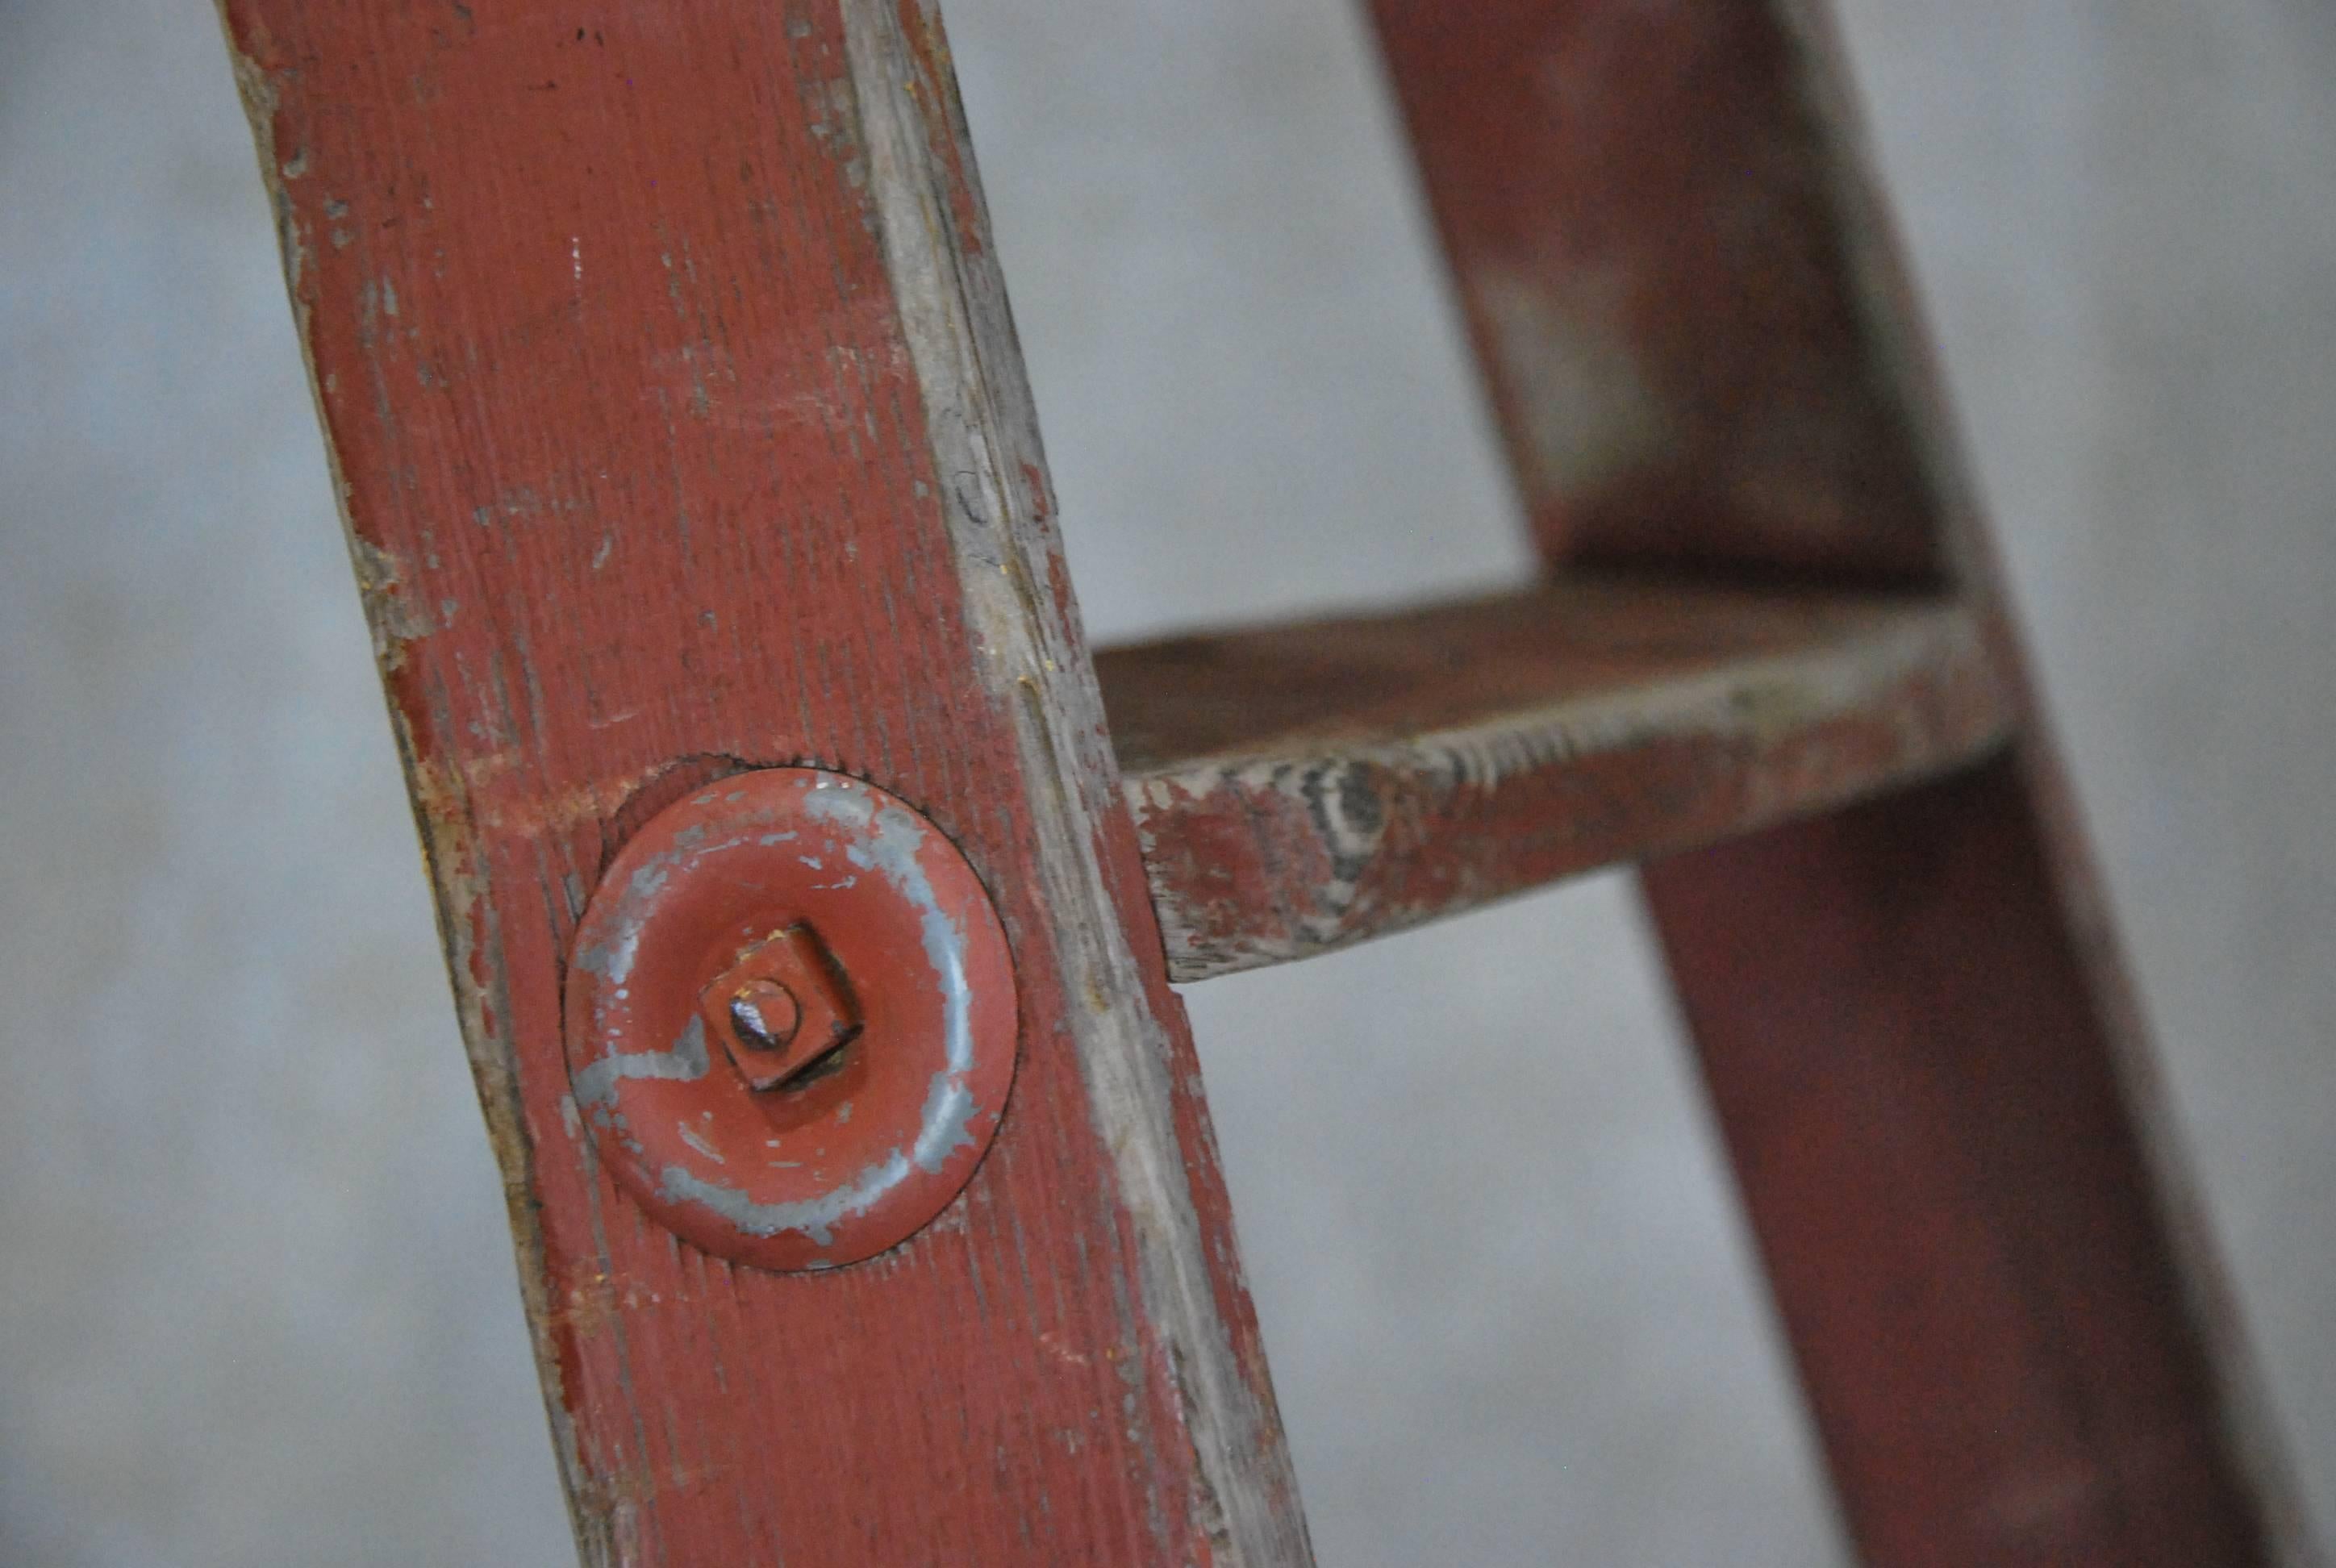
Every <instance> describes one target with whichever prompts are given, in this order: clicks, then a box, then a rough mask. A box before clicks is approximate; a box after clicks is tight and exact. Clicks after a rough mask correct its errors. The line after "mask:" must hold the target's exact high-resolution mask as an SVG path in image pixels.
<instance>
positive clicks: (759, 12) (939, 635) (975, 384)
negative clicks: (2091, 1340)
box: [225, 0, 1307, 1568]
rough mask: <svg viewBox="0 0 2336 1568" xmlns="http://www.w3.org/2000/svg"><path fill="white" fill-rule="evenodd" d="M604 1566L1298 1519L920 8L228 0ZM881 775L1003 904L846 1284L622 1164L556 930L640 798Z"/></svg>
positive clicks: (1276, 1528)
mask: <svg viewBox="0 0 2336 1568" xmlns="http://www.w3.org/2000/svg"><path fill="white" fill-rule="evenodd" d="M225 12H226V16H227V21H228V25H229V34H230V36H231V39H232V43H233V45H234V49H235V52H236V60H237V63H238V71H239V73H240V77H241V81H242V84H243V88H244V93H245V96H246V98H247V101H248V104H249V107H250V110H251V112H252V117H253V122H254V123H255V125H256V126H257V128H258V136H259V143H260V150H261V158H262V161H263V164H264V168H265V173H266V175H267V178H268V184H269V186H270V189H271V190H272V191H273V193H274V196H275V200H276V207H277V219H278V222H279V224H280V227H281V233H282V240H283V251H284V265H285V269H286V272H287V276H288V278H289V279H290V282H291V287H292V294H293V299H294V302H295V307H296V309H297V314H298V316H299V319H300V325H301V329H302V335H303V336H304V338H305V339H306V342H307V349H308V354H309V358H310V364H311V366H312V369H313V372H314V375H315V378H316V394H317V400H318V404H319V407H320V409H321V411H322V414H323V419H324V423H325V427H326V433H327V437H328V440H329V443H330V445H331V449H332V454H333V462H334V470H335V472H336V476H337V480H338V483H339V486H340V492H341V495H342V498H343V502H344V505H345V509H346V518H347V522H348V525H349V531H350V538H351V543H352V548H353V549H354V550H355V556H356V561H357V568H358V572H359V576H360V578H361V579H362V585H363V588H364V590H365V603H366V608H367V611H368V613H369V615H370V617H371V619H372V623H373V626H374V630H375V640H376V645H377V650H378V652H379V655H380V660H381V665H382V669H383V674H384V680H385V681H386V683H387V685H388V688H389V693H390V698H391V708H392V716H393V718H394V722H395V725H396V728H397V733H398V736H399V740H400V744H401V745H402V747H403V749H404V756H405V760H406V765H407V768H408V771H409V774H410V778H411V783H412V785H413V792H414V801H415V804H416V810H417V813H418V815H419V818H420V822H421V827H422V832H423V842H424V844H425V846H426V849H427V852H428V856H429V861H430V870H431V874H432V877H433V881H434V882H435V884H436V888H437V894H438V908H439V916H440V920H441V925H442V929H443V933H444V936H445V940H446V947H447V955H448V959H449V963H450V965H451V967H452V969H453V977H454V984H455V991H456V995H457V998H458V1000H459V1002H460V1010H461V1015H462V1025H463V1030H464V1033H465V1036H466V1037H467V1039H468V1042H469V1046H470V1049H471V1055H472V1062H473V1065H474V1066H475V1068H476V1071H477V1075H478V1081H479V1087H480V1092H481V1098H482V1103H483V1105H484V1106H485V1109H486V1113H487V1120H488V1125H489V1127H490V1130H491V1132H492V1136H493V1139H494V1143H495V1147H496V1152H497V1154H498V1155H499V1157H500V1158H501V1162H502V1167H503V1171H504V1174H505V1178H506V1181H507V1183H508V1188H509V1195H510V1200H511V1222H512V1227H513V1230H514V1232H515V1234H516V1236H517V1238H518V1242H519V1248H520V1271H521V1283H522V1287H523V1289H524V1291H525V1294H526V1299H527V1310H528V1318H529V1320H530V1324H531V1325H532V1327H533V1329H534V1333H535V1342H536V1349H537V1354H538V1358H539V1361H540V1367H541V1371H542V1375H543V1385H544V1390H545V1397H546V1401H547V1404H548V1406H549V1407H550V1417H551V1425H552V1430H553V1433H554V1436H555V1437H556V1439H557V1443H558V1447H559V1452H560V1466H561V1470H562V1473H563V1475H564V1476H565V1479H566V1482H567V1486H568V1492H569V1500H570V1502H571V1505H572V1507H573V1513H574V1517H575V1522H576V1527H577V1532H578V1536H579V1542H580V1544H581V1546H582V1550H583V1553H584V1556H585V1558H586V1559H587V1560H588V1561H590V1562H594V1563H670V1564H698V1563H704V1564H713V1563H721V1564H725V1565H734V1564H735V1565H740V1568H743V1565H745V1564H750V1563H781V1562H784V1563H791V1564H802V1563H924V1562H943V1561H947V1562H968V1563H1014V1562H1030V1563H1037V1562H1051V1563H1139V1562H1153V1563H1199V1562H1214V1563H1298V1562H1302V1561H1304V1560H1305V1558H1306V1554H1307V1553H1306V1543H1305V1534H1304V1528H1303V1525H1302V1523H1301V1521H1300V1518H1299V1512H1298V1506H1297V1501H1296V1496H1295V1492H1294V1488H1293V1485H1292V1483H1291V1480H1290V1469H1289V1465H1288V1461H1287V1459H1286V1457H1285V1456H1284V1453H1283V1448H1282V1443H1281V1437H1280V1429H1279V1427H1278V1424H1277V1421H1276V1418H1275V1415H1274V1409H1273V1400H1272V1395H1271V1392H1270V1388H1269V1387H1268V1385H1267V1380H1266V1373H1265V1367H1264V1362H1263V1359H1262V1358H1261V1355H1260V1351H1259V1349H1258V1344H1257V1337H1256V1329H1255V1326H1254V1322H1253V1320H1252V1318H1251V1311H1250V1308H1249V1305H1248V1301H1247V1299H1246V1296H1245V1293H1244V1288H1243V1286H1242V1283H1241V1271H1240V1265H1239V1262H1238V1260H1237V1257H1236V1254H1235V1251H1234V1249H1233V1244H1232V1235H1231V1222H1230V1220H1229V1218H1228V1215H1227V1213H1226V1207H1225V1196H1224V1192H1223V1187H1222V1181H1221V1179H1220V1177H1219V1175H1218V1173H1217V1163H1216V1156H1215V1153H1214V1150H1213V1148H1212V1145H1211V1140H1210V1134H1209V1128H1208V1122H1207V1117H1206V1115H1205V1113H1204V1111H1203V1109H1202V1105H1201V1102H1200V1098H1199V1094H1198V1091H1197V1088H1196V1087H1195V1086H1196V1085H1197V1082H1198V1077H1197V1069H1196V1067H1195V1066H1194V1063H1193V1060H1192V1045H1191V1041H1190V1039H1189V1037H1188V1036H1187V1033H1186V1027H1185V1023H1184V1018H1183V1011H1182V1010H1181V1008H1179V1006H1178V1005H1177V1002H1176V1000H1175V998H1174V997H1173V995H1172V994H1171V993H1170V992H1169V990H1168V989H1167V987H1166V984H1165V970H1164V967H1163V963H1162V960H1161V956H1160V942H1159V938H1158V935H1157V932H1156V930H1155V928H1154V926H1153V916H1152V911H1151V908H1150V905H1149V903H1148V901H1146V899H1145V896H1144V873H1143V866H1142V863H1141V862H1140V860H1139V858H1138V854H1137V849H1136V842H1135V836H1134V832H1133V830H1132V826H1131V824H1130V823H1129V821H1128V818H1127V815H1126V813H1125V811H1124V807H1123V805H1122V803H1121V799H1120V794H1119V787H1118V778H1117V774H1116V772H1115V770H1114V765H1113V761H1112V755H1111V752H1110V748H1109V745H1108V744H1107V742H1106V740H1105V733H1104V728H1103V720H1102V714H1101V709H1100V707H1099V706H1098V702H1097V697H1096V693H1095V678H1094V674H1093V671H1092V668H1091V667H1090V665H1089V663H1088V660H1087V657H1086V654H1085V649H1084V648H1083V646H1082V644H1081V641H1080V634H1079V629H1078V623H1077V618H1076V613H1075V611H1074V609H1073V606H1072V602H1071V597H1070V590H1069V588H1068V586H1067V583H1066V579H1065V575H1064V570H1063V563H1062V558H1061V554H1060V550H1059V545H1058V541H1057V539H1056V534H1055V531H1054V527H1053V524H1052V521H1051V517H1050V513H1051V510H1052V503H1051V502H1050V500H1049V496H1048V490H1047V480H1046V467H1045V460H1044V457H1043V456H1042V454H1041V453H1040V450H1039V445H1038V439H1037V428H1036V424H1035V422H1034V420H1033V418H1032V414H1031V410H1030V403H1029V395H1028V391H1027V386H1026V385H1025V383H1024V378H1023V373H1022V367H1021V363H1020V359H1019V355H1018V352H1017V349H1016V346H1015V344H1014V339H1013V334H1012V329H1011V327H1010V326H1009V324H1008V322H1007V315H1006V302H1005V296H1004V293H1003V291H1002V289H1001V287H1000V285H999V282H998V274H997V270H996V267H995V264H994V262H993V261H992V259H991V252H990V248H989V244H988V233H987V219H986V217H985V214H984V211H983V208H982V200H981V193H980V190H979V188H978V185H977V183H976V181H975V177H974V173H973V163H972V157H971V154H970V151H968V147H967V143H966V138H965V126H964V122H963V119H962V116H961V114H960V112H959V106H958V100H957V93H956V87H955V83H954V81H953V79H952V77H951V73H950V70H949V61H948V55H947V51H946V47H945V45H944V44H943V43H942V39H941V34H940V29H939V21H938V19H937V18H936V17H935V16H934V15H932V14H931V11H930V8H929V7H920V6H918V5H904V6H900V7H894V6H892V5H886V4H881V3H877V0H842V3H841V4H838V3H836V0H790V3H787V4H769V5H764V4H755V5H739V4H735V3H732V0H656V3H655V4H630V5H608V6H601V7H598V8H592V9H589V10H588V11H581V12H579V10H578V9H577V8H576V7H575V6H573V5H550V4H546V3H542V0H508V3H503V4H496V5H488V4H484V3H480V4H474V5H445V4H431V5H384V4H379V3H377V0H229V3H228V4H227V5H226V6H225ZM782 764H810V765H817V766H819V767H822V768H826V769H832V770H839V771H841V772H843V773H848V774H856V775H859V776H861V777H864V778H866V779H868V780H870V781H872V782H874V783H876V784H881V786H882V787H884V788H885V789H887V790H889V791H891V792H892V793H893V794H895V795H898V796H900V797H901V798H902V799H904V800H906V801H907V802H909V803H910V804H912V805H913V806H915V807H916V808H918V809H919V810H920V811H921V812H922V813H925V814H926V815H927V816H928V817H929V818H930V821H931V822H932V823H936V824H938V825H939V827H940V828H941V829H942V830H943V831H944V832H946V833H947V834H948V835H949V837H950V838H951V839H952V840H954V841H955V842H956V844H957V845H958V846H959V848H960V849H961V850H962V851H963V852H964V853H965V854H966V855H967V857H968V859H969V860H970V862H972V864H973V866H974V868H975V869H976V871H977V872H978V874H979V876H980V878H981V880H982V881H983V882H984V883H985V884H986V885H987V887H988V891H989V895H990V897H991V899H992V900H993V901H995V903H996V905H997V906H998V911H999V912H1000V914H1001V916H1002V919H1003V921H1004V926H1005V930H1006V931H1007V936H1008V939H1009V940H1010V943H1011V948H1012V953H1013V959H1014V965H1015V968H1016V970H1017V988H1018V992H1019V996H1020V999H1021V1009H1022V1017H1021V1036H1022V1037H1021V1045H1020V1051H1019V1062H1018V1066H1017V1073H1016V1076H1015V1080H1014V1084H1013V1090H1012V1098H1011V1102H1010V1107H1009V1110H1008V1112H1007V1115H1006V1117H1005V1119H1004V1123H1003V1125H1002V1127H1001V1128H1000V1130H999V1131H998V1136H997V1140H996V1143H995V1144H994V1146H993V1147H992V1148H991V1149H990V1151H989V1153H988V1158H987V1159H986V1160H985V1161H984V1162H983V1163H982V1164H981V1166H980V1168H979V1170H978V1172H977V1173H976V1174H975V1175H974V1177H973V1180H972V1182H971V1184H970V1185H969V1186H968V1188H967V1190H966V1191H965V1193H963V1195H962V1196H961V1197H960V1198H959V1200H958V1201H957V1202H956V1203H954V1204H953V1205H952V1206H951V1207H950V1208H949V1210H948V1211H947V1212H946V1213H944V1214H943V1215H942V1217H941V1218H940V1220H939V1222H936V1223H934V1224H932V1225H930V1226H928V1227H927V1228H925V1229H924V1230H923V1231H922V1232H920V1233H919V1234H917V1235H916V1236H915V1237H914V1238H913V1239H912V1240H910V1242H907V1243H906V1244H905V1245H903V1246H900V1247H899V1248H896V1249H894V1250H893V1251H890V1252H887V1253H885V1254H884V1255H882V1256H881V1257H880V1258H877V1259H875V1260H874V1261H870V1262H867V1263H863V1264H861V1265H859V1266H857V1267H853V1268H849V1269H842V1270H836V1271H829V1272H825V1273H778V1272H771V1271H764V1270H761V1269H754V1268H747V1267H738V1266H733V1265H731V1264H729V1263H726V1262H725V1261H721V1260H719V1259H717V1258H715V1257H711V1256H709V1255H707V1254H706V1253H704V1252H701V1251H697V1250H696V1248H694V1247H692V1246H689V1245H686V1244H684V1243H683V1242H680V1241H678V1240H677V1239H676V1236H675V1235H674V1234H673V1233H672V1232H669V1231H667V1230H666V1229H664V1228H663V1227H662V1226H660V1225H659V1224H658V1223H657V1222H655V1221H654V1220H653V1219H651V1218H650V1217H649V1216H648V1215H647V1213H644V1211H643V1209H642V1207H641V1205H640V1204H639V1203H636V1202H635V1201H634V1200H633V1198H632V1197H631V1196H630V1195H629V1194H628V1193H627V1192H625V1191H623V1190H621V1189H619V1188H618V1186H616V1185H615V1184H614V1183H612V1182H611V1180H610V1177H609V1174H608V1171H607V1169H606V1168H605V1167H604V1165H603V1164H601V1162H600V1161H599V1159H598V1158H597V1156H596V1153H595V1146H594V1144H593V1141H592V1138H591V1137H590V1136H589V1129H588V1128H587V1127H586V1126H585V1125H584V1118H583V1116H582V1115H580V1114H579V1096H578V1093H577V1092H576V1091H575V1090H574V1088H573V1087H572V1086H571V1084H570V1078H569V1067H568V1064H567V1063H566V1061H565V1060H563V1056H562V1044H561V989H562V985H563V981H564V979H565V976H566V968H567V965H568V961H569V940H570V937H571V934H572V933H573V931H574V930H575V927H576V924H577V921H578V920H579V917H580V915H581V913H582V911H583V909H584V906H585V904H586V901H587V900H588V898H589V895H590V894H591V892H592V891H593V890H594V887H595V884H596V883H597V882H598V881H599V878H600V876H601V872H602V870H603V868H604V867H605V866H607V865H608V862H609V861H610V859H611V857H612V856H614V855H615V854H616V852H618V850H619V849H620V848H621V847H622V846H623V845H624V843H625V842H627V841H628V838H629V837H630V836H631V835H632V834H633V833H635V832H636V831H637V830H638V828H639V827H640V825H641V823H643V821H644V820H646V819H647V817H648V816H649V815H650V814H651V813H655V812H656V811H657V809H659V808H660V807H662V806H664V805H667V804H668V803H672V802H674V801H676V800H678V799H680V798H681V797H683V796H685V795H687V794H690V793H691V792H692V791H694V790H696V789H698V787H699V786H701V785H704V784H706V783H707V782H708V781H710V780H715V779H718V778H720V777H722V776H723V775H725V774H729V773H733V772H735V771H738V770H741V769H745V768H752V767H766V766H771V765H782Z"/></svg>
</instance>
